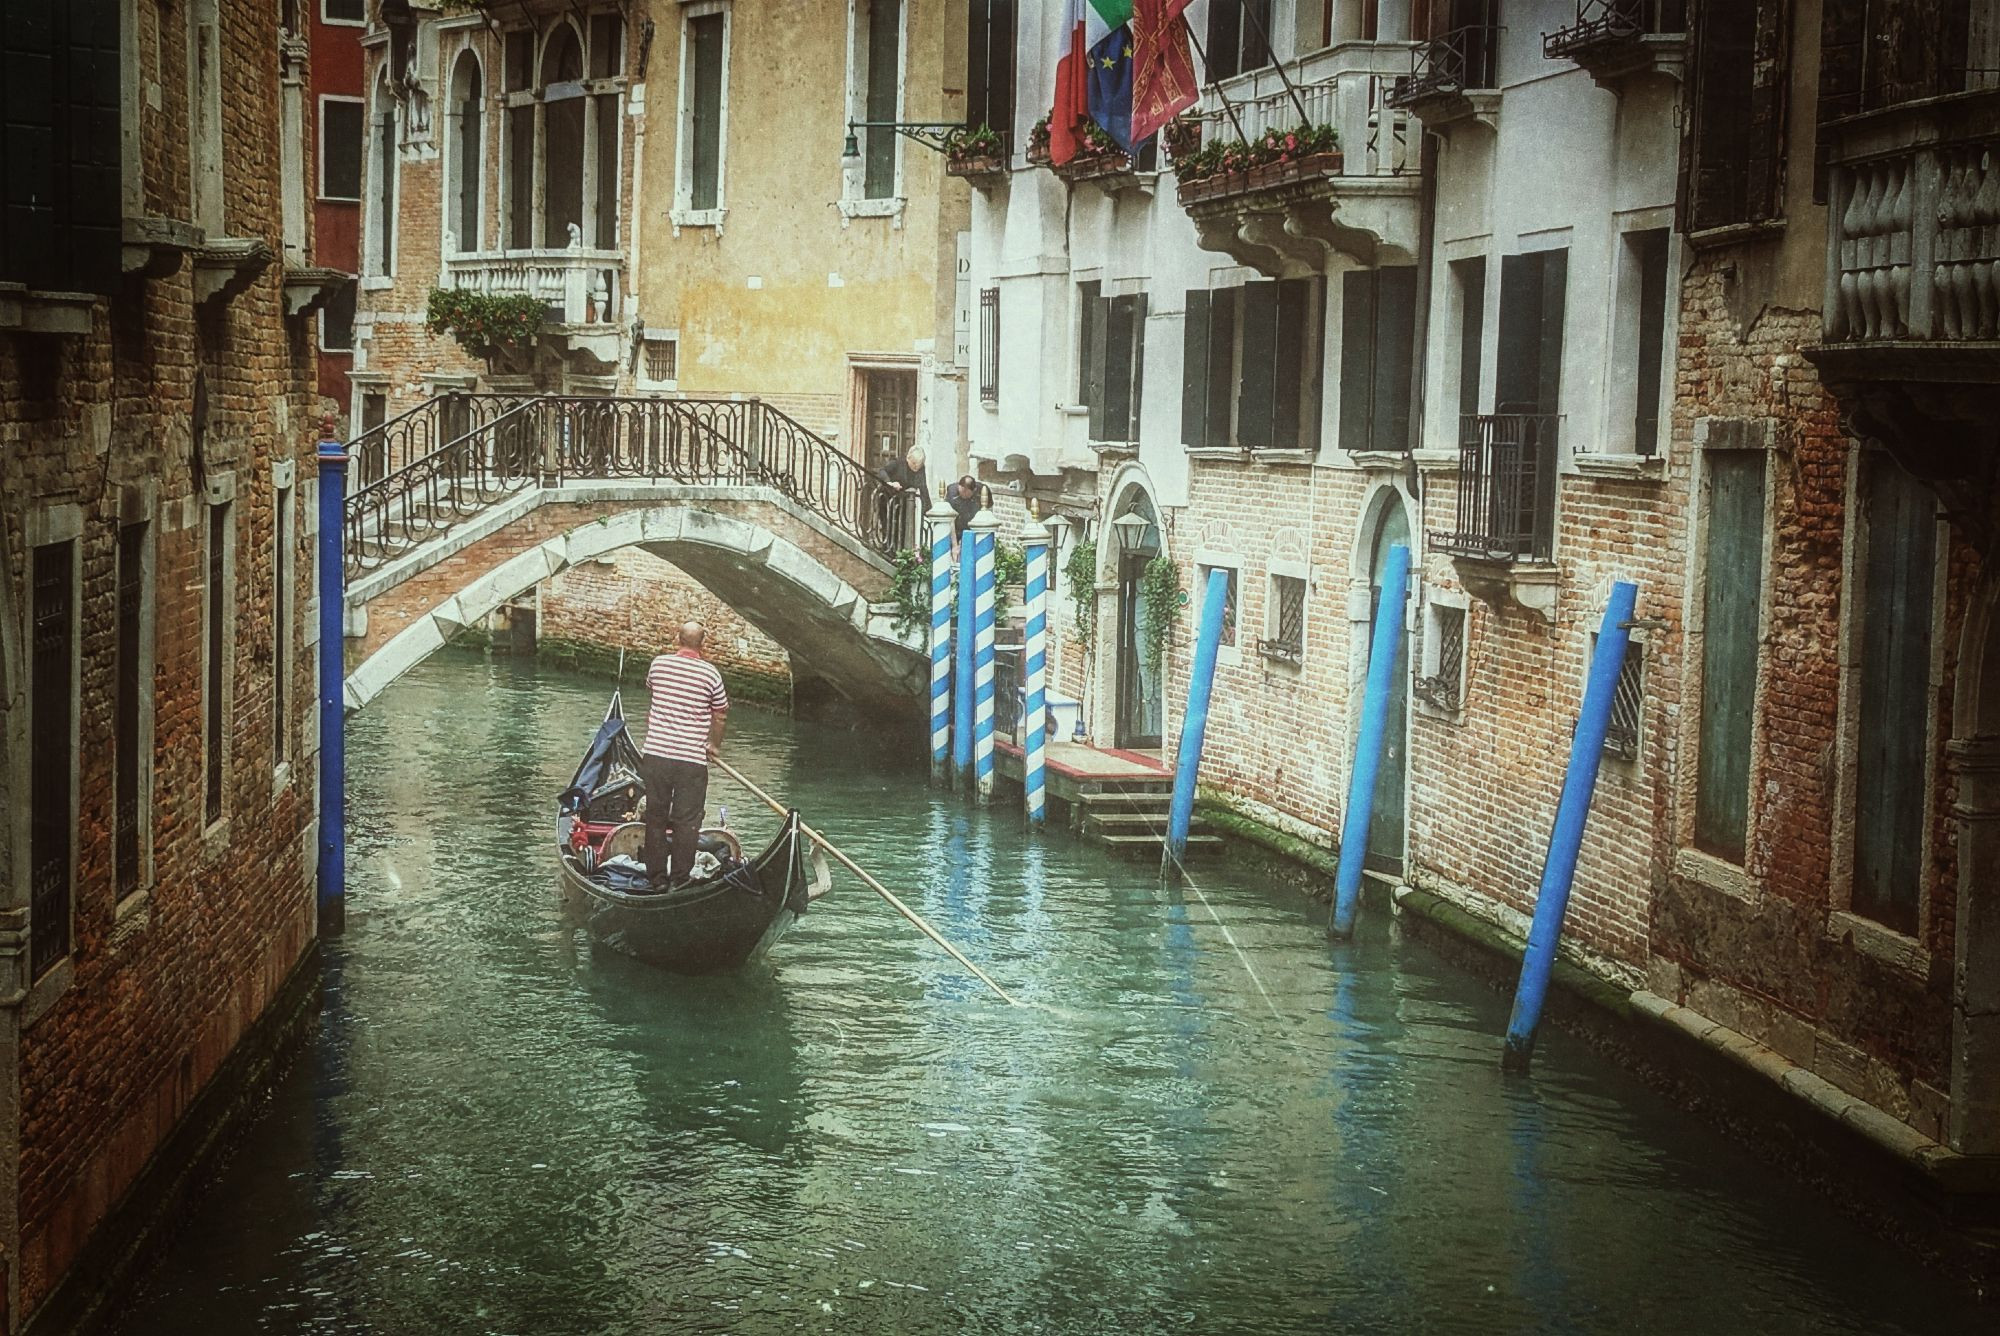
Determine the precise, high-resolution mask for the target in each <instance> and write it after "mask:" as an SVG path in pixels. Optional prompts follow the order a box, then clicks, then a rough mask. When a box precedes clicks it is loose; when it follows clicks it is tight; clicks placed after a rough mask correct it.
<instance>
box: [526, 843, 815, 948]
mask: <svg viewBox="0 0 2000 1336" xmlns="http://www.w3.org/2000/svg"><path fill="white" fill-rule="evenodd" d="M559 833H560V834H562V835H564V836H566V835H567V831H559ZM807 844H808V842H807V840H806V838H805V837H804V836H803V835H801V834H800V833H799V819H798V815H797V813H793V814H792V815H791V817H789V818H788V819H787V820H786V822H785V826H784V829H783V830H781V831H779V833H778V837H777V838H776V839H775V840H773V841H772V842H771V844H770V847H769V848H767V849H765V851H764V852H763V853H762V854H759V855H758V856H757V857H756V858H753V859H751V860H749V861H748V862H746V863H743V864H742V865H740V866H738V867H736V868H733V869H731V870H730V871H727V872H724V873H722V874H721V875H719V876H715V877H711V878H709V879H707V880H705V881H697V882H694V883H692V884H690V885H688V886H684V887H681V888H679V889H677V890H673V891H646V892H638V893H632V892H626V891H620V890H616V889H613V888H612V887H609V886H606V885H604V884H603V883H602V882H600V881H596V880H593V879H592V878H591V877H589V876H588V875H586V874H585V872H584V870H583V867H582V866H581V864H580V863H579V862H578V861H577V859H576V857H575V856H574V855H573V854H572V853H571V852H570V851H569V849H568V847H567V841H566V839H563V840H559V841H558V845H557V858H558V862H559V863H560V865H561V868H562V881H563V887H564V890H565V891H566V892H567V893H569V894H571V895H572V896H574V897H576V898H577V899H578V900H579V901H580V902H581V904H582V906H583V909H584V926H585V928H586V929H587V930H588V931H589V933H590V936H591V940H593V941H595V942H597V943H599V944H600V945H603V946H605V947H608V948H610V949H611V950H613V951H618V952H621V953H623V954H625V955H628V956H632V957H634V958H636V959H639V960H643V961H645V962H646V963H647V964H649V965H657V966H659V967H660V968H662V969H667V970H672V971H673V972H675V973H677V974H715V973H718V972H721V971H724V970H732V969H736V968H739V967H740V966H742V965H744V964H746V963H748V962H749V961H752V960H755V959H757V958H759V957H760V956H762V955H763V954H764V953H765V952H767V951H769V950H770V949H771V947H772V945H773V944H775V943H776V942H777V940H778V939H779V938H780V937H782V936H784V934H785V930H786V929H788V928H790V927H791V926H792V923H793V921H794V920H796V919H797V918H798V916H799V915H800V914H802V913H804V912H805V909H806V906H807V904H809V903H810V902H811V901H812V900H813V899H814V898H816V897H815V895H814V892H815V891H816V890H818V889H820V885H819V882H820V878H819V877H817V876H815V875H813V874H812V873H811V872H809V870H808V869H809V867H812V866H813V865H815V864H817V860H816V859H812V858H811V857H810V856H809V852H808V849H807ZM816 870H818V869H817V868H815V871H816Z"/></svg>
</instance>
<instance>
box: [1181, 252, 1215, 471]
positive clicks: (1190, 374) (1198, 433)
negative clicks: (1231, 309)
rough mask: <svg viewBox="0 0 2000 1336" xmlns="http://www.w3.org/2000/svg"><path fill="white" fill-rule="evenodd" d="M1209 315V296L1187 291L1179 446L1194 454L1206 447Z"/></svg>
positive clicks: (1183, 334) (1183, 329) (1196, 289)
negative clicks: (1194, 450)
mask: <svg viewBox="0 0 2000 1336" xmlns="http://www.w3.org/2000/svg"><path fill="white" fill-rule="evenodd" d="M1208 312H1209V296H1208V293H1207V292H1206V291H1204V290H1202V289H1200V288H1191V289H1189V290H1188V295H1187V316H1186V318H1185V320H1184V321H1183V322H1182V325H1181V444H1182V445H1185V446H1187V447H1188V448H1190V449H1196V450H1198V449H1201V448H1203V447H1205V446H1206V445H1207V444H1208V334H1209V313H1208Z"/></svg>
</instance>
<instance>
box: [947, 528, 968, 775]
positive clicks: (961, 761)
mask: <svg viewBox="0 0 2000 1336" xmlns="http://www.w3.org/2000/svg"><path fill="white" fill-rule="evenodd" d="M953 611H954V613H955V615H956V616H957V618H958V627H957V633H958V644H957V652H956V655H955V656H954V662H953V664H952V673H951V780H952V784H953V785H954V786H955V787H956V788H958V790H959V791H960V792H964V791H965V790H967V789H970V788H971V787H972V535H971V534H970V533H966V534H961V535H959V539H958V588H957V590H956V591H954V593H953Z"/></svg>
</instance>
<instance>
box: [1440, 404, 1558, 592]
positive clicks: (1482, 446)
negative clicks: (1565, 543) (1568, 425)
mask: <svg viewBox="0 0 2000 1336" xmlns="http://www.w3.org/2000/svg"><path fill="white" fill-rule="evenodd" d="M1461 421H1462V423H1463V427H1462V430H1461V433H1460V436H1459V450H1458V510H1457V514H1456V517H1455V519H1456V525H1457V527H1456V528H1453V529H1451V530H1445V531H1433V532H1432V534H1431V547H1432V548H1433V549H1435V550H1437V551H1439V552H1446V553H1449V554H1451V555H1452V556H1458V557H1473V558H1476V559H1479V560H1483V561H1547V560H1549V558H1550V556H1551V554H1552V553H1553V551H1554V543H1555V511H1556V436H1557V432H1558V430H1559V428H1560V426H1561V423H1562V418H1561V416H1560V415H1559V414H1555V413H1468V414H1465V415H1464V417H1463V418H1462V419H1461Z"/></svg>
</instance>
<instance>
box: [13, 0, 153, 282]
mask: <svg viewBox="0 0 2000 1336" xmlns="http://www.w3.org/2000/svg"><path fill="white" fill-rule="evenodd" d="M37 12H38V13H39V19H37V18H36V13H37ZM123 68H124V66H123V63H122V60H121V56H120V52H119V21H118V6H117V4H116V3H115V2H114V0H78V2H76V3H64V4H44V5H40V6H35V7H32V9H31V10H30V11H28V12H26V13H23V14H21V15H18V16H17V15H16V14H15V13H14V12H13V10H12V9H11V8H10V10H9V12H8V17H7V22H5V23H4V24H0V69H4V70H6V71H7V73H6V75H4V76H0V85H4V86H6V87H7V88H8V91H9V92H10V93H12V92H14V91H15V87H16V86H18V87H19V89H20V90H21V94H22V95H19V96H13V97H9V98H8V99H7V105H6V110H5V114H4V116H0V282H14V283H24V284H26V285H27V286H28V287H30V288H40V289H44V290H57V291H71V292H97V293H114V292H116V291H117V290H118V284H119V281H120V273H119V256H120V253H121V252H120V244H121V240H122V229H123V223H122V218H123V213H124V187H123V184H122V179H121V173H122V165H121V164H122V161H123V143H122V140H121V134H120V128H121V124H122V122H121V115H122V113H121V109H120V103H121V98H122V93H121V87H120V85H121V80H122V78H123Z"/></svg>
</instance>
